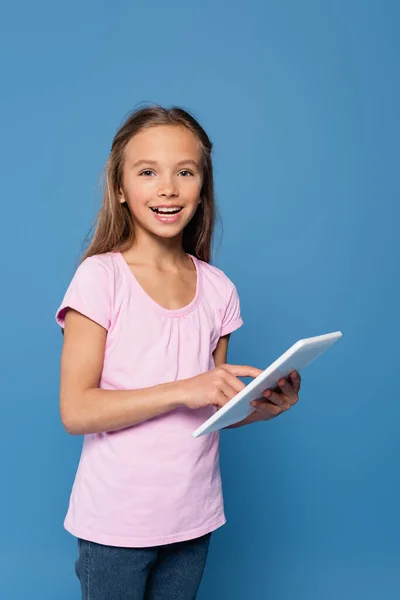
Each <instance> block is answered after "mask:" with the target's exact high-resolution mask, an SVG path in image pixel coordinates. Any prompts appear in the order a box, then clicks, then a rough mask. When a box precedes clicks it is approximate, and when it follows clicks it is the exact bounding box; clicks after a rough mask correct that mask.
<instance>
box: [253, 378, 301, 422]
mask: <svg viewBox="0 0 400 600" xmlns="http://www.w3.org/2000/svg"><path fill="white" fill-rule="evenodd" d="M300 385H301V377H300V375H299V373H298V372H297V371H292V372H291V373H290V375H289V377H288V378H287V379H285V378H282V379H280V380H279V381H278V387H277V388H275V389H273V390H265V391H264V392H263V396H264V398H265V400H264V399H260V400H254V401H253V402H250V406H252V407H253V408H255V411H254V412H253V413H252V414H251V421H252V422H254V421H268V420H269V419H273V418H274V417H277V416H278V415H280V414H281V413H282V412H284V411H286V410H288V409H289V408H291V407H292V406H293V405H294V404H296V403H297V402H298V400H299V391H300Z"/></svg>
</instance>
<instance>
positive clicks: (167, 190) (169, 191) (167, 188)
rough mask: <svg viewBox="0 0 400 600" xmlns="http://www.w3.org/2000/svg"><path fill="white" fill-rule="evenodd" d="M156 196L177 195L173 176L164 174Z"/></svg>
mask: <svg viewBox="0 0 400 600" xmlns="http://www.w3.org/2000/svg"><path fill="white" fill-rule="evenodd" d="M157 193H158V196H167V197H174V196H177V195H178V188H177V185H176V183H175V182H174V179H173V177H171V176H169V175H165V176H164V177H163V178H162V179H161V180H160V184H159V187H158V192H157Z"/></svg>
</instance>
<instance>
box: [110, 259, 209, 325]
mask: <svg viewBox="0 0 400 600" xmlns="http://www.w3.org/2000/svg"><path fill="white" fill-rule="evenodd" d="M115 254H116V255H117V256H118V258H119V260H120V261H121V262H122V263H123V267H124V269H125V270H127V275H128V276H130V281H132V283H133V284H134V285H135V287H136V288H137V289H138V290H139V291H140V293H141V294H142V296H143V297H144V298H145V299H147V301H148V302H149V303H150V304H151V305H152V306H153V307H154V308H155V309H156V310H157V311H158V312H160V313H161V314H164V315H167V316H169V317H179V316H182V315H186V314H188V313H189V312H191V311H192V310H194V309H195V308H196V306H197V305H198V303H199V301H200V296H201V287H202V282H201V270H200V265H199V260H198V258H196V256H194V255H193V254H188V253H187V252H186V255H187V256H189V257H190V258H191V259H192V261H193V264H194V266H195V269H196V275H197V280H196V294H195V296H194V298H193V300H192V301H191V302H189V304H186V306H182V307H181V308H173V309H171V308H165V307H164V306H161V304H158V302H156V301H155V300H154V299H153V298H152V297H151V296H149V294H148V293H147V292H146V290H145V289H144V288H143V287H142V286H141V285H140V283H139V281H138V280H137V279H136V277H135V275H134V273H133V271H132V270H131V268H130V266H129V265H128V263H127V261H126V260H125V258H124V257H123V256H122V253H121V252H116V253H115Z"/></svg>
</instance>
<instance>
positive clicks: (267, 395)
mask: <svg viewBox="0 0 400 600" xmlns="http://www.w3.org/2000/svg"><path fill="white" fill-rule="evenodd" d="M265 395H266V397H267V398H269V397H270V396H271V392H270V391H269V390H268V391H267V392H265Z"/></svg>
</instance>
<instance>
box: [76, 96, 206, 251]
mask: <svg viewBox="0 0 400 600" xmlns="http://www.w3.org/2000/svg"><path fill="white" fill-rule="evenodd" d="M155 125H179V126H183V127H187V129H189V130H190V131H192V133H194V135H195V136H196V137H197V139H198V140H199V142H200V146H201V151H202V164H201V166H202V175H203V184H202V188H201V193H200V196H201V203H200V204H199V206H198V208H197V211H196V213H195V215H194V216H193V218H192V219H191V221H190V222H189V223H188V224H187V226H186V227H185V229H184V231H183V240H182V241H183V249H184V251H185V252H187V253H188V254H193V255H195V256H196V257H197V258H199V259H200V260H203V261H205V262H210V260H211V245H212V238H213V233H214V226H215V220H216V205H215V195H214V178H213V165H212V159H211V151H212V146H213V145H212V142H211V140H210V139H209V137H208V135H207V133H206V132H205V131H204V129H203V128H202V127H201V125H200V124H199V123H198V122H197V120H196V119H195V118H194V117H193V116H192V115H191V114H190V113H188V112H187V111H186V110H184V109H182V108H179V107H177V106H173V107H171V108H168V109H167V108H163V107H162V106H159V105H157V104H154V105H151V106H147V107H144V108H140V109H137V110H135V111H134V112H132V113H131V114H130V115H129V117H128V118H127V119H126V121H125V122H124V124H123V125H122V127H121V128H120V129H119V131H118V132H117V133H116V135H115V137H114V139H113V142H112V145H111V152H110V155H109V158H108V160H107V163H106V167H105V184H104V193H103V202H102V206H101V209H100V212H99V214H98V216H97V219H96V221H95V223H94V225H93V227H92V229H91V231H93V230H94V233H93V236H92V239H91V241H90V244H89V246H88V248H87V250H86V252H85V254H84V256H83V258H82V260H84V259H85V258H87V257H89V256H93V255H94V254H104V253H105V252H115V251H123V250H126V249H127V248H129V247H130V246H131V245H132V243H133V242H134V239H135V233H134V231H135V229H134V221H133V218H132V214H131V211H130V209H129V207H128V204H127V203H126V202H124V203H123V204H121V202H120V201H119V197H118V196H119V190H120V187H121V184H122V170H123V165H124V151H125V147H126V145H127V143H128V142H129V140H130V139H131V138H132V137H133V136H134V135H136V134H137V133H138V132H139V131H141V130H142V129H145V128H149V127H152V126H155ZM89 236H90V232H89Z"/></svg>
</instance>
